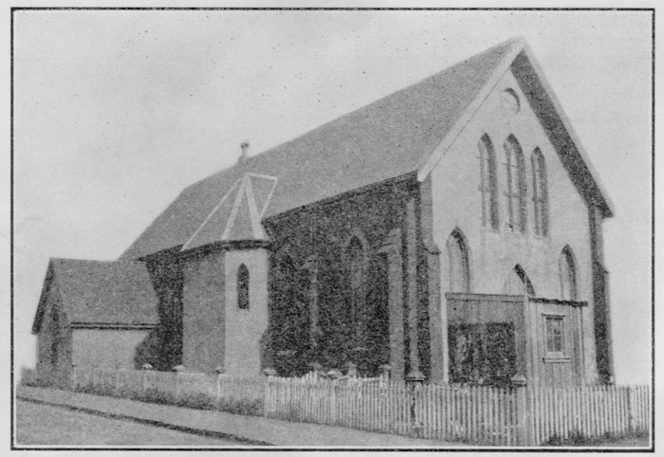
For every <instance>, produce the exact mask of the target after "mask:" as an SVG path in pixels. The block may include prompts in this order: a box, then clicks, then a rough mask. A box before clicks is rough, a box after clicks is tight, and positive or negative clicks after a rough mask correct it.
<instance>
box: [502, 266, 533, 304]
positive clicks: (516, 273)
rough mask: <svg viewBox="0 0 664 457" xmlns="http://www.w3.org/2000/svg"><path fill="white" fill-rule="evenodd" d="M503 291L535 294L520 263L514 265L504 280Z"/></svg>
mask: <svg viewBox="0 0 664 457" xmlns="http://www.w3.org/2000/svg"><path fill="white" fill-rule="evenodd" d="M503 293H504V294H506V295H526V294H527V295H529V296H531V297H534V296H535V288H534V287H533V284H532V283H531V282H530V279H529V278H528V275H527V274H526V272H525V270H524V269H523V268H521V265H516V266H515V267H514V268H513V269H512V271H511V272H510V274H509V275H508V276H507V279H506V280H505V284H504V285H503Z"/></svg>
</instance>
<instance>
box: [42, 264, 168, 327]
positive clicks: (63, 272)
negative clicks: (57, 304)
mask: <svg viewBox="0 0 664 457" xmlns="http://www.w3.org/2000/svg"><path fill="white" fill-rule="evenodd" d="M53 285H54V286H55V287H57V290H58V291H59V293H60V297H61V299H62V305H63V307H64V311H65V313H66V314H67V318H68V320H69V323H70V324H101V325H118V326H123V325H157V324H158V323H159V314H158V311H157V306H158V303H159V300H158V298H157V294H156V293H155V291H154V288H153V287H152V282H151V280H150V275H149V273H148V270H147V268H146V266H145V264H144V263H143V262H100V261H94V260H74V259H51V261H50V263H49V271H48V273H47V277H46V284H45V287H44V290H43V291H42V297H41V299H40V301H39V308H38V310H37V313H36V315H35V321H34V324H33V332H35V333H36V332H38V331H39V328H40V327H41V321H42V318H43V315H44V312H45V309H44V308H45V306H46V300H45V298H46V297H45V295H46V294H48V293H49V289H50V288H51V287H52V286H53Z"/></svg>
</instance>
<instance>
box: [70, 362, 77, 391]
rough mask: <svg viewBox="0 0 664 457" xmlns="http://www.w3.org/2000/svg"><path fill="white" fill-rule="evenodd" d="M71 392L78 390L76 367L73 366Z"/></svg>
mask: <svg viewBox="0 0 664 457" xmlns="http://www.w3.org/2000/svg"><path fill="white" fill-rule="evenodd" d="M71 390H74V391H75V390H76V365H74V364H72V366H71Z"/></svg>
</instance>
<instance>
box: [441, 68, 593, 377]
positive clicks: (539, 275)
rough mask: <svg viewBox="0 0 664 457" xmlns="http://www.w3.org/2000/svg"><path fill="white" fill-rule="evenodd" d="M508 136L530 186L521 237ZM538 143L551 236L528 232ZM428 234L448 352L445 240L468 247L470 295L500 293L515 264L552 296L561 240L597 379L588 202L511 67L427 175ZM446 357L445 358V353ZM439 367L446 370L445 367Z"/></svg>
mask: <svg viewBox="0 0 664 457" xmlns="http://www.w3.org/2000/svg"><path fill="white" fill-rule="evenodd" d="M507 88H511V89H513V90H514V91H516V93H517V94H518V96H519V99H520V101H521V109H520V111H519V112H518V113H517V114H511V113H510V112H509V111H508V110H507V109H506V108H505V106H504V104H503V103H502V101H501V100H502V93H503V90H505V89H507ZM485 133H486V134H488V135H489V136H490V138H491V140H492V142H493V145H494V149H495V151H496V171H497V178H498V202H499V214H500V225H499V230H497V231H494V230H492V229H491V228H489V227H483V224H482V206H481V192H480V159H479V150H478V142H479V140H480V138H481V137H482V135H483V134H485ZM509 134H514V135H515V136H516V138H517V139H518V141H519V143H520V144H521V147H522V148H523V153H524V159H525V162H526V179H527V183H528V196H527V208H528V226H527V232H526V233H525V234H522V233H520V232H519V231H511V230H510V229H509V227H508V226H507V218H508V212H507V197H506V195H505V193H506V191H507V177H506V157H505V151H504V149H503V143H504V142H505V140H506V138H507V136H508V135H509ZM535 147H539V148H540V149H541V151H542V153H543V155H544V157H545V160H546V165H547V175H548V190H549V221H550V225H549V236H547V237H543V236H539V235H535V233H534V222H533V217H534V210H533V201H532V167H531V154H532V151H533V150H534V148H535ZM431 180H432V184H431V193H432V195H431V200H432V207H433V224H432V226H433V239H434V241H435V243H436V244H437V245H438V246H439V247H440V249H441V251H442V252H441V257H440V265H441V272H440V284H441V308H442V311H441V320H442V326H441V331H442V336H441V339H442V344H443V353H444V354H447V338H448V336H447V323H446V315H447V312H446V309H447V308H446V300H445V293H446V292H448V291H449V286H448V284H449V273H448V269H449V266H448V265H449V259H448V256H447V252H446V248H445V246H446V241H447V239H448V237H449V235H450V234H451V233H452V231H453V230H454V229H455V228H458V229H460V230H461V231H462V232H463V234H464V236H465V237H466V241H467V243H468V248H469V261H470V285H471V286H470V287H471V290H470V291H471V292H472V293H483V294H490V293H493V294H500V293H502V292H503V284H504V282H505V280H506V278H507V276H508V274H509V273H510V271H511V270H512V268H514V266H515V265H516V264H519V265H521V266H522V267H523V268H524V269H525V271H526V272H527V274H528V276H529V278H530V281H531V282H532V284H533V286H534V288H535V291H536V294H537V296H539V297H547V298H558V297H559V296H560V285H559V280H558V259H559V256H560V253H561V251H562V249H563V247H565V246H566V245H569V246H571V248H572V250H573V252H574V256H575V259H576V270H577V277H576V280H577V290H578V299H579V300H586V301H588V303H589V304H590V306H589V307H588V308H585V309H584V315H583V328H582V333H583V336H582V339H583V346H584V350H585V353H584V360H585V371H586V376H587V378H588V379H589V380H592V379H595V378H596V376H597V372H596V367H595V341H594V336H593V335H594V331H593V306H592V303H593V288H592V274H591V273H592V267H591V247H590V241H589V240H590V233H589V222H588V207H587V204H586V202H585V201H584V199H583V198H582V196H581V195H580V194H579V192H578V190H577V189H576V187H575V186H574V184H573V183H572V181H571V179H570V176H569V174H568V172H567V170H566V169H565V167H564V166H563V164H562V162H561V160H560V158H559V156H558V154H557V152H556V149H555V147H554V145H553V144H552V143H551V142H550V141H549V137H548V136H547V134H546V132H545V131H544V129H543V128H542V126H541V124H540V122H539V121H538V119H537V117H536V115H535V113H534V112H533V111H532V109H531V107H530V106H529V104H528V101H527V98H526V97H525V95H524V94H523V92H522V91H521V89H520V87H519V84H518V82H517V81H516V79H515V77H514V75H513V74H512V72H511V70H508V71H507V72H506V73H505V74H504V75H503V77H502V78H501V79H500V80H499V82H498V84H497V85H496V87H495V88H494V89H493V91H492V92H491V93H490V95H489V96H488V97H487V98H486V100H485V101H484V102H483V103H482V105H481V106H480V108H479V109H478V111H477V112H476V113H475V114H474V116H473V117H472V118H471V120H470V122H469V123H468V124H467V125H466V126H465V128H464V129H463V130H462V132H461V134H460V135H459V136H458V137H457V138H456V140H455V141H454V143H453V144H452V145H451V147H450V148H449V150H448V151H447V152H446V153H445V155H444V156H443V158H442V159H441V160H440V162H439V163H438V164H437V165H436V167H435V168H434V170H433V171H432V173H431ZM445 359H447V357H445ZM444 370H445V372H446V373H447V370H448V367H447V364H445V367H444Z"/></svg>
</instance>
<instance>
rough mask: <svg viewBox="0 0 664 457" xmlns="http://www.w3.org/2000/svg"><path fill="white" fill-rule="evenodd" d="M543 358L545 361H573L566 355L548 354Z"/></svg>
mask: <svg viewBox="0 0 664 457" xmlns="http://www.w3.org/2000/svg"><path fill="white" fill-rule="evenodd" d="M543 360H544V363H569V362H571V361H572V359H571V358H570V357H566V356H564V355H547V356H546V357H544V358H543Z"/></svg>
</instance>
